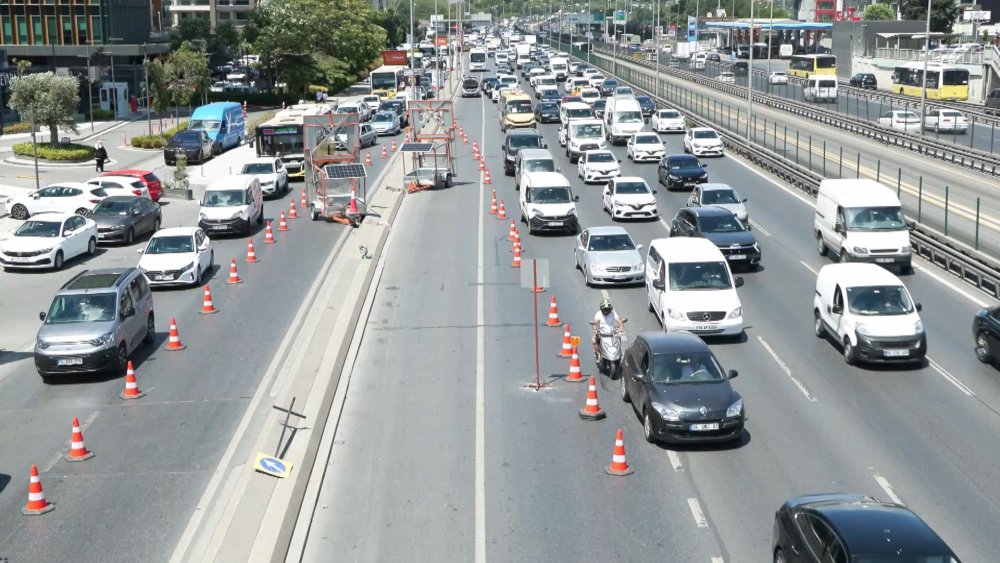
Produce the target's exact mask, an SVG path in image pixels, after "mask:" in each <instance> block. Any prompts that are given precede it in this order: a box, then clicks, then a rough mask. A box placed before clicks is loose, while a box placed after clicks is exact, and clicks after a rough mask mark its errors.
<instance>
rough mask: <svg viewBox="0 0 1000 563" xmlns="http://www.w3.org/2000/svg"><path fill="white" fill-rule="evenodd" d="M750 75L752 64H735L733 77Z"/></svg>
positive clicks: (738, 62) (742, 62)
mask: <svg viewBox="0 0 1000 563" xmlns="http://www.w3.org/2000/svg"><path fill="white" fill-rule="evenodd" d="M748 74H750V63H748V62H744V61H736V62H735V63H733V76H746V75H748Z"/></svg>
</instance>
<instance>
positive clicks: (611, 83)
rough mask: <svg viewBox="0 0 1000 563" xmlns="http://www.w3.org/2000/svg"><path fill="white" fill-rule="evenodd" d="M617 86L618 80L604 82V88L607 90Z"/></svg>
mask: <svg viewBox="0 0 1000 563" xmlns="http://www.w3.org/2000/svg"><path fill="white" fill-rule="evenodd" d="M616 86H618V81H617V80H605V81H604V87H605V88H615V87H616Z"/></svg>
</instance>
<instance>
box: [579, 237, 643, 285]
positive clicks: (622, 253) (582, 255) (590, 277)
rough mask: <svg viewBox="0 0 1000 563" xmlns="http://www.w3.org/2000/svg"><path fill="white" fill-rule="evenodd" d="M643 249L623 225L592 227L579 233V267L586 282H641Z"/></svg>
mask: <svg viewBox="0 0 1000 563" xmlns="http://www.w3.org/2000/svg"><path fill="white" fill-rule="evenodd" d="M641 249H642V245H641V244H639V245H637V244H635V242H634V241H633V240H632V237H631V236H629V234H628V231H626V230H625V229H624V228H623V227H591V228H589V229H585V230H584V231H583V232H582V233H580V234H579V236H577V237H576V249H575V251H574V255H575V259H576V267H577V269H578V270H580V271H581V272H583V278H584V280H586V282H587V285H610V284H634V283H642V282H643V281H644V280H645V275H646V267H645V264H644V263H643V260H642V256H641V255H640V254H639V250H641Z"/></svg>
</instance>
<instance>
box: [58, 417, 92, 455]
mask: <svg viewBox="0 0 1000 563" xmlns="http://www.w3.org/2000/svg"><path fill="white" fill-rule="evenodd" d="M92 457H94V452H92V451H89V450H87V446H86V445H84V443H83V430H80V419H78V418H77V417H75V416H74V417H73V432H72V433H71V434H70V438H69V453H68V454H66V458H65V459H66V461H86V460H88V459H90V458H92Z"/></svg>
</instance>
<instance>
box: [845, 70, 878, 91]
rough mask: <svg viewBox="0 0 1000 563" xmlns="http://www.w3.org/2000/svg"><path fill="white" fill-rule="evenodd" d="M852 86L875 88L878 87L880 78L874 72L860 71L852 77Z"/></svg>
mask: <svg viewBox="0 0 1000 563" xmlns="http://www.w3.org/2000/svg"><path fill="white" fill-rule="evenodd" d="M851 86H854V87H855V88H864V89H865V90H875V89H876V88H878V80H877V79H876V78H875V75H874V74H871V73H869V72H859V73H857V74H855V75H854V76H852V77H851Z"/></svg>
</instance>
